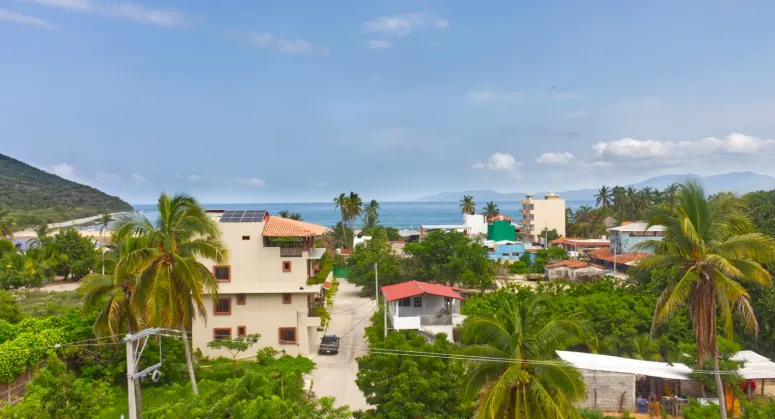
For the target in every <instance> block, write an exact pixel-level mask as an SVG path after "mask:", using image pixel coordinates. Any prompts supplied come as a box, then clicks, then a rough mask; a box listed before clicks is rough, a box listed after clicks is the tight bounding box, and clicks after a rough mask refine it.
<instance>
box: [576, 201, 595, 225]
mask: <svg viewBox="0 0 775 419" xmlns="http://www.w3.org/2000/svg"><path fill="white" fill-rule="evenodd" d="M592 211H593V209H592V207H590V206H589V205H582V206H580V207H579V209H577V210H576V221H577V222H579V223H584V222H587V221H589V218H590V217H591V216H592Z"/></svg>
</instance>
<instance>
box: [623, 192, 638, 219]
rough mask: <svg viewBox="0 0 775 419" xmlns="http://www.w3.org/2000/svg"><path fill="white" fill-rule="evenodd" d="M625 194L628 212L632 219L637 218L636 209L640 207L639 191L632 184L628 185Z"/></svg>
mask: <svg viewBox="0 0 775 419" xmlns="http://www.w3.org/2000/svg"><path fill="white" fill-rule="evenodd" d="M624 193H625V196H626V197H627V214H628V217H629V218H630V219H634V218H635V209H636V208H637V207H638V192H637V191H636V190H635V188H633V187H632V186H628V187H627V189H626V190H625V192H624Z"/></svg>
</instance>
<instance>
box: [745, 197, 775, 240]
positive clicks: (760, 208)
mask: <svg viewBox="0 0 775 419" xmlns="http://www.w3.org/2000/svg"><path fill="white" fill-rule="evenodd" d="M743 201H744V202H745V210H746V213H747V214H748V216H749V217H751V220H752V221H753V222H754V224H756V227H757V229H758V230H759V231H760V232H762V233H764V234H766V235H768V236H770V237H775V190H773V191H759V192H751V193H747V194H745V195H743Z"/></svg>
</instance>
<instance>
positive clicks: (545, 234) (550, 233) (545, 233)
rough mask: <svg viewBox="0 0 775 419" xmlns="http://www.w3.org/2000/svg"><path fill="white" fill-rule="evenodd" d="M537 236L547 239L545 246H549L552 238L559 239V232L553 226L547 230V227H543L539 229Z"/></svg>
mask: <svg viewBox="0 0 775 419" xmlns="http://www.w3.org/2000/svg"><path fill="white" fill-rule="evenodd" d="M538 237H540V238H542V239H543V238H546V239H547V240H548V241H547V242H546V246H547V247H548V246H549V243H551V242H552V240H557V239H559V238H560V237H561V236H560V233H558V232H557V229H556V228H553V229H551V230H549V229H547V228H544V229H543V230H541V234H539V235H538Z"/></svg>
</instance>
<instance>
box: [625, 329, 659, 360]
mask: <svg viewBox="0 0 775 419" xmlns="http://www.w3.org/2000/svg"><path fill="white" fill-rule="evenodd" d="M628 349H629V356H630V358H633V359H642V360H646V361H662V354H661V353H660V348H659V342H657V341H656V340H654V339H652V338H651V336H649V334H647V333H644V334H641V335H638V336H633V338H632V339H631V340H630V342H629V348H628Z"/></svg>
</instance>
